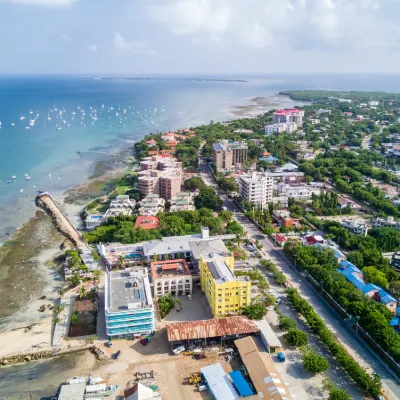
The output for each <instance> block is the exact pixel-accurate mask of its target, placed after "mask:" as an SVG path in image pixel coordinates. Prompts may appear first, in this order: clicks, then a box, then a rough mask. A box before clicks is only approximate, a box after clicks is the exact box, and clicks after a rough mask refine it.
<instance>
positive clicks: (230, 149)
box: [213, 140, 248, 169]
mask: <svg viewBox="0 0 400 400" xmlns="http://www.w3.org/2000/svg"><path fill="white" fill-rule="evenodd" d="M247 150H248V148H247V143H246V142H229V141H228V140H222V141H221V142H219V143H214V144H213V160H214V164H215V166H216V167H217V169H231V168H232V167H233V166H234V165H237V164H243V163H244V162H245V161H246V160H247Z"/></svg>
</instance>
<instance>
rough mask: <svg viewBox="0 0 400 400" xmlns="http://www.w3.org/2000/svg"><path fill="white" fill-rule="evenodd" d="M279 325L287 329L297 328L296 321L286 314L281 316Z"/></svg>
mask: <svg viewBox="0 0 400 400" xmlns="http://www.w3.org/2000/svg"><path fill="white" fill-rule="evenodd" d="M279 327H280V328H281V329H283V330H285V331H287V330H289V329H294V328H296V321H295V320H294V319H292V318H290V317H288V316H286V315H280V316H279Z"/></svg>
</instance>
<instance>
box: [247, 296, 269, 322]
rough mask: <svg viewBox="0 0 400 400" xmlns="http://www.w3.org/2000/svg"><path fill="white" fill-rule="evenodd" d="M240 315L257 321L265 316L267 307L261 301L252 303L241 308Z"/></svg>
mask: <svg viewBox="0 0 400 400" xmlns="http://www.w3.org/2000/svg"><path fill="white" fill-rule="evenodd" d="M242 314H243V315H246V316H247V317H248V318H250V319H255V320H257V321H259V320H261V319H263V318H264V317H265V315H266V314H267V307H265V304H264V303H263V302H262V301H257V300H256V301H252V302H251V304H250V305H248V306H246V307H244V308H243V312H242Z"/></svg>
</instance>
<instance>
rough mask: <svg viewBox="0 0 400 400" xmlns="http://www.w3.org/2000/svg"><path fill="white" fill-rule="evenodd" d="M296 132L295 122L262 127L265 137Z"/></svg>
mask: <svg viewBox="0 0 400 400" xmlns="http://www.w3.org/2000/svg"><path fill="white" fill-rule="evenodd" d="M294 131H297V124H296V123H295V122H280V123H277V124H271V125H266V126H265V127H264V132H265V134H266V135H267V136H269V135H272V134H273V133H282V132H286V133H292V132H294Z"/></svg>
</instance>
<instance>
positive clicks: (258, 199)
mask: <svg viewBox="0 0 400 400" xmlns="http://www.w3.org/2000/svg"><path fill="white" fill-rule="evenodd" d="M273 183H274V181H273V178H272V177H271V176H270V174H269V173H268V172H265V173H263V172H253V173H251V174H250V175H240V176H239V179H238V184H239V195H240V197H242V198H243V199H245V200H246V201H248V202H250V203H252V204H254V205H255V206H258V207H260V208H262V209H264V208H265V207H266V206H267V205H268V203H270V202H271V201H272V194H273Z"/></svg>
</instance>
